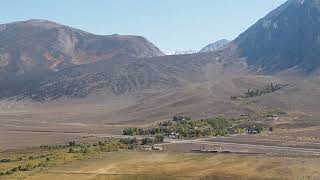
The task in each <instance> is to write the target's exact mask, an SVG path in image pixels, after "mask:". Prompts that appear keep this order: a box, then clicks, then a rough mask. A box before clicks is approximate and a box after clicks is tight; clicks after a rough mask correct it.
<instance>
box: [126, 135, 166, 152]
mask: <svg viewBox="0 0 320 180" xmlns="http://www.w3.org/2000/svg"><path fill="white" fill-rule="evenodd" d="M163 141H164V136H163V135H161V134H158V135H156V136H155V137H154V138H149V137H146V138H143V139H141V140H140V139H137V138H126V139H120V142H121V143H123V144H127V145H129V147H138V146H139V145H148V146H151V145H154V144H157V143H162V142H163ZM129 149H131V148H129Z"/></svg>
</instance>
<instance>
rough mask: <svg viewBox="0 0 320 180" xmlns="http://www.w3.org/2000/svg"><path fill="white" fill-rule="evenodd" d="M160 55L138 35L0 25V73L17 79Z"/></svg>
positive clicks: (33, 23) (44, 24) (46, 24)
mask: <svg viewBox="0 0 320 180" xmlns="http://www.w3.org/2000/svg"><path fill="white" fill-rule="evenodd" d="M161 55H164V54H163V53H162V52H161V51H160V50H159V49H158V48H157V47H155V46H154V45H153V44H152V43H151V42H149V41H148V40H146V39H145V38H143V37H139V36H121V35H110V36H101V35H94V34H90V33H87V32H84V31H81V30H78V29H74V28H71V27H67V26H64V25H60V24H57V23H54V22H50V21H46V20H29V21H22V22H15V23H10V24H2V25H0V72H1V73H13V74H15V75H17V76H19V75H26V74H29V73H34V72H40V71H58V70H60V69H62V68H65V67H69V66H70V65H79V64H87V63H92V62H97V61H99V60H109V59H112V58H115V57H154V56H161Z"/></svg>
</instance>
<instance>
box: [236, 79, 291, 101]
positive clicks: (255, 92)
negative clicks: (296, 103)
mask: <svg viewBox="0 0 320 180" xmlns="http://www.w3.org/2000/svg"><path fill="white" fill-rule="evenodd" d="M285 86H286V85H283V84H274V83H270V84H268V85H266V86H264V87H263V88H261V89H248V90H247V92H245V93H244V94H243V95H241V96H231V97H230V98H231V100H233V101H236V100H238V98H252V97H257V96H262V95H264V94H268V93H273V92H275V91H278V90H280V89H282V88H283V87H285Z"/></svg>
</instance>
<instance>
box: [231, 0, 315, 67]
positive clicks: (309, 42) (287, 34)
mask: <svg viewBox="0 0 320 180" xmlns="http://www.w3.org/2000/svg"><path fill="white" fill-rule="evenodd" d="M319 17H320V1H319V0H289V1H287V2H286V3H284V4H283V5H282V6H280V7H279V8H277V9H275V10H274V11H272V12H270V13H269V14H268V15H267V16H265V17H264V18H262V19H261V20H259V21H258V22H257V23H256V24H254V25H253V26H252V27H250V28H249V29H248V30H247V31H245V32H244V33H242V34H241V35H240V36H239V37H238V38H236V39H235V41H234V42H233V43H234V44H236V45H237V46H238V50H239V53H240V54H241V55H242V56H243V57H245V58H246V59H247V62H248V64H249V65H252V66H254V67H255V69H256V70H258V71H261V72H266V73H275V72H280V71H284V70H288V69H297V70H300V71H303V72H306V73H312V72H313V71H315V70H316V69H318V68H319V67H320V60H319V57H320V20H319Z"/></svg>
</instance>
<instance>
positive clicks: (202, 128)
mask: <svg viewBox="0 0 320 180" xmlns="http://www.w3.org/2000/svg"><path fill="white" fill-rule="evenodd" d="M243 132H245V128H241V127H236V126H234V125H233V123H232V120H229V119H226V118H223V117H217V118H210V119H201V120H192V119H191V118H190V117H182V116H174V117H173V118H172V120H170V121H164V122H161V123H159V124H158V126H156V127H153V128H149V129H137V128H127V129H124V130H123V134H124V135H159V134H161V135H163V136H170V135H172V134H174V136H176V138H179V139H190V138H194V137H203V136H226V135H229V134H238V133H243ZM259 132H261V131H259Z"/></svg>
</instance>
